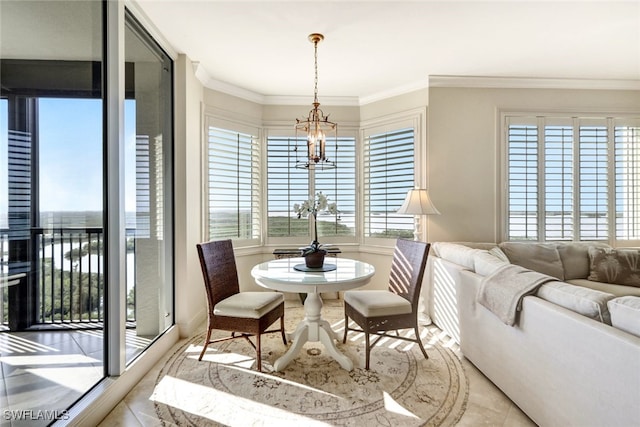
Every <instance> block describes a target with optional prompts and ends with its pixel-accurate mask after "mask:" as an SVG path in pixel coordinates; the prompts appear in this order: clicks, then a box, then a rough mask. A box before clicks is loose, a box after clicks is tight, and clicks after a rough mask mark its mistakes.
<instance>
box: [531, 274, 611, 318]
mask: <svg viewBox="0 0 640 427" xmlns="http://www.w3.org/2000/svg"><path fill="white" fill-rule="evenodd" d="M537 295H538V297H540V298H542V299H544V300H547V301H549V302H552V303H554V304H557V305H559V306H561V307H564V308H566V309H568V310H571V311H575V312H576V313H579V314H582V315H583V316H586V317H590V318H591V319H595V320H598V321H600V322H602V323H606V324H608V325H610V324H611V316H610V315H609V309H608V307H607V302H608V301H610V300H612V299H614V298H615V295H613V294H610V293H606V292H601V291H596V290H594V289H588V288H583V287H581V286H575V285H570V284H568V283H564V282H555V281H554V282H548V283H545V284H544V285H542V286H540V289H538V293H537Z"/></svg>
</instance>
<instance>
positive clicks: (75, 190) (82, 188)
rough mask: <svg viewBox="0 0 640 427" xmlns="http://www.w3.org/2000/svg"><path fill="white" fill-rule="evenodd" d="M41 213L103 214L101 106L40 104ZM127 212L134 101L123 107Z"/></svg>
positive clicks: (2, 126) (1, 103)
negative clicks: (89, 212) (91, 212)
mask: <svg viewBox="0 0 640 427" xmlns="http://www.w3.org/2000/svg"><path fill="white" fill-rule="evenodd" d="M39 133H40V159H39V164H40V211H42V212H46V211H101V210H102V188H103V183H102V180H103V178H102V150H103V147H102V101H101V100H99V99H57V98H40V100H39ZM125 141H126V145H125V210H126V211H135V206H136V204H135V153H136V151H135V141H136V138H135V101H133V100H128V101H126V102H125ZM0 164H1V165H3V168H2V169H0V214H1V213H4V212H6V210H7V205H8V194H7V187H8V178H7V173H8V171H7V168H6V166H5V165H7V101H6V100H0Z"/></svg>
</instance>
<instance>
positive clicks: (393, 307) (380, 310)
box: [344, 291, 411, 317]
mask: <svg viewBox="0 0 640 427" xmlns="http://www.w3.org/2000/svg"><path fill="white" fill-rule="evenodd" d="M344 301H345V302H346V303H348V304H349V305H350V306H351V307H353V308H354V309H356V310H357V311H358V312H359V313H360V314H362V315H363V316H365V317H379V316H391V315H394V314H409V313H411V303H410V302H409V301H407V300H406V299H404V298H402V297H401V296H400V295H396V294H394V293H393V292H389V291H347V292H345V293H344Z"/></svg>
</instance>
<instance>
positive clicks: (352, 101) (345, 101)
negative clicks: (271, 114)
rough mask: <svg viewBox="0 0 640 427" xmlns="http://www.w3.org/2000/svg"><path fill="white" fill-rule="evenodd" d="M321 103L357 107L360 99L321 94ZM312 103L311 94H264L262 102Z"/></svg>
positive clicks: (276, 103) (273, 103)
mask: <svg viewBox="0 0 640 427" xmlns="http://www.w3.org/2000/svg"><path fill="white" fill-rule="evenodd" d="M321 101H322V102H321V104H320V105H321V106H322V105H331V106H333V107H339V106H345V107H357V106H359V105H360V101H359V100H358V97H357V96H323V97H322V99H321ZM312 103H313V97H312V96H280V95H266V96H265V97H264V102H263V104H265V105H311V104H312Z"/></svg>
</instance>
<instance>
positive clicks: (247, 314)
mask: <svg viewBox="0 0 640 427" xmlns="http://www.w3.org/2000/svg"><path fill="white" fill-rule="evenodd" d="M196 246H197V248H198V256H199V257H200V266H201V267H202V276H203V278H204V285H205V288H206V291H207V302H208V306H209V327H208V330H207V338H206V339H205V343H204V348H203V349H202V352H201V353H200V357H199V358H198V360H202V357H203V356H204V353H205V351H206V350H207V347H208V346H209V344H212V343H216V342H221V341H227V340H231V339H235V338H244V339H246V340H247V341H248V342H249V344H251V346H252V347H253V348H254V349H255V350H256V360H257V369H258V371H261V370H262V354H261V343H260V337H261V336H262V334H267V333H272V332H280V333H281V334H282V342H284V344H285V346H286V345H287V338H286V336H285V332H284V295H283V294H282V293H280V292H240V284H239V282H238V270H237V267H236V259H235V255H234V253H233V245H232V243H231V240H219V241H212V242H207V243H199V244H197V245H196ZM278 318H280V329H273V330H267V328H268V327H269V326H271V325H272V324H273V323H274V322H275V321H276V320H278ZM214 329H217V330H222V331H229V332H231V336H230V337H225V338H218V339H214V340H212V339H211V332H212V331H213V330H214ZM236 334H239V335H236ZM251 336H255V337H256V343H255V344H254V343H253V342H252V341H251V340H250V339H249V337H251Z"/></svg>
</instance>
